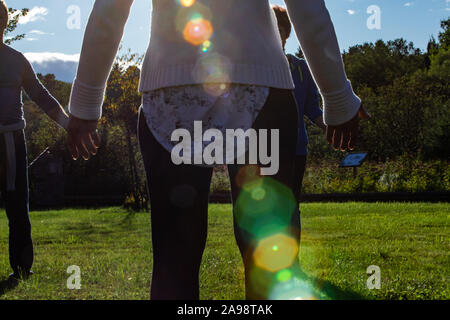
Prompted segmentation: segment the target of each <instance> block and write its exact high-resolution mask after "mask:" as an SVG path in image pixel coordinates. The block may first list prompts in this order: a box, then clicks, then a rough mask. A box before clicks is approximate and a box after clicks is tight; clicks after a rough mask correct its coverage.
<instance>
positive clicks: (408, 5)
mask: <svg viewBox="0 0 450 320" xmlns="http://www.w3.org/2000/svg"><path fill="white" fill-rule="evenodd" d="M412 5H414V2H406V3H405V4H404V6H405V7H411V6H412Z"/></svg>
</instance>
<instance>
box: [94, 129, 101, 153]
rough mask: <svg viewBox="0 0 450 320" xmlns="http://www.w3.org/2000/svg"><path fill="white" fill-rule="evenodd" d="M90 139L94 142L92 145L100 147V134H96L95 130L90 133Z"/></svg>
mask: <svg viewBox="0 0 450 320" xmlns="http://www.w3.org/2000/svg"><path fill="white" fill-rule="evenodd" d="M91 138H92V141H93V142H94V146H95V147H96V148H97V149H98V148H100V144H101V142H102V141H101V139H100V135H99V134H98V132H97V130H95V131H94V132H93V133H91Z"/></svg>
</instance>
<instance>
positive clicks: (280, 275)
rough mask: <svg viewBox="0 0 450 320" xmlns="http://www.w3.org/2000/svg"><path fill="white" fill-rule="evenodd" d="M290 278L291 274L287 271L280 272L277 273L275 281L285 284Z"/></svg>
mask: <svg viewBox="0 0 450 320" xmlns="http://www.w3.org/2000/svg"><path fill="white" fill-rule="evenodd" d="M291 278H292V272H291V271H290V270H289V269H284V270H281V271H279V272H278V273H277V280H278V281H280V282H286V281H288V280H290V279H291Z"/></svg>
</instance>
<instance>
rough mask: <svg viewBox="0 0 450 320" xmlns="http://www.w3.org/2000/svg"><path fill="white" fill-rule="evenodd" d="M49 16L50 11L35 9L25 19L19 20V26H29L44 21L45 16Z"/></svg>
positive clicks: (41, 8)
mask: <svg viewBox="0 0 450 320" xmlns="http://www.w3.org/2000/svg"><path fill="white" fill-rule="evenodd" d="M47 14H48V9H47V8H45V7H34V8H33V9H31V10H30V11H29V12H28V14H27V15H26V16H25V17H20V18H19V24H27V23H30V22H34V21H38V20H44V16H46V15H47Z"/></svg>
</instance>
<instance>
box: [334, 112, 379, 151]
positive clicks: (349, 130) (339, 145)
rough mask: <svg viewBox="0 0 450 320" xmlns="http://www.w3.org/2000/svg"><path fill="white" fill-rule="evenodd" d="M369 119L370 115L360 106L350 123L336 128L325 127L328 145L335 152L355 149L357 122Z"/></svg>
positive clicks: (357, 132)
mask: <svg viewBox="0 0 450 320" xmlns="http://www.w3.org/2000/svg"><path fill="white" fill-rule="evenodd" d="M370 118H371V115H370V114H369V113H367V111H366V110H365V109H364V107H363V105H361V107H360V108H359V111H358V114H357V115H356V116H355V117H354V118H353V119H351V120H350V121H347V122H346V123H343V124H341V125H338V126H328V127H327V130H326V136H327V142H328V144H332V145H333V148H334V149H335V150H341V151H347V150H348V151H350V150H353V149H355V145H356V141H357V140H358V135H359V120H360V119H365V120H368V119H370Z"/></svg>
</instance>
